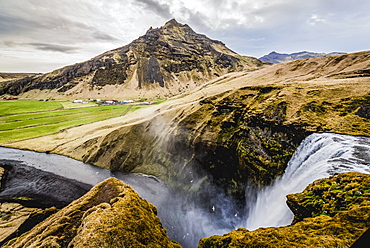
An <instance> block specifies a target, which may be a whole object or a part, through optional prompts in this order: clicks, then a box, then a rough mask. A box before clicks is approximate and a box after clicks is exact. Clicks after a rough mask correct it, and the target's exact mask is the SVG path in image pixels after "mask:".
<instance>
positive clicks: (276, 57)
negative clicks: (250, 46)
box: [259, 51, 345, 64]
mask: <svg viewBox="0 0 370 248" xmlns="http://www.w3.org/2000/svg"><path fill="white" fill-rule="evenodd" d="M341 54H345V53H340V52H332V53H314V52H307V51H304V52H297V53H291V54H285V53H277V52H275V51H273V52H271V53H269V54H268V55H265V56H262V57H261V58H259V60H261V61H263V62H268V63H273V64H277V63H284V62H289V61H293V60H296V59H308V58H317V57H327V56H334V55H341Z"/></svg>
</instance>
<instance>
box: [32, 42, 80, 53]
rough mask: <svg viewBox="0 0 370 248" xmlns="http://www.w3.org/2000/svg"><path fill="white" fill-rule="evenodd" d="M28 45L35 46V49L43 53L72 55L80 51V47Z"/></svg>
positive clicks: (44, 44) (46, 44) (45, 44)
mask: <svg viewBox="0 0 370 248" xmlns="http://www.w3.org/2000/svg"><path fill="white" fill-rule="evenodd" d="M27 45H29V46H33V47H34V48H36V49H38V50H42V51H51V52H61V53H72V52H76V51H77V50H78V49H79V48H78V47H72V46H64V45H57V44H48V43H27Z"/></svg>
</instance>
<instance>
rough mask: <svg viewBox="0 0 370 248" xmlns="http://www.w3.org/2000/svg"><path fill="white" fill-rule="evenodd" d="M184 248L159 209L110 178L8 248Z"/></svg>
mask: <svg viewBox="0 0 370 248" xmlns="http://www.w3.org/2000/svg"><path fill="white" fill-rule="evenodd" d="M87 246H88V247H99V248H101V247H135V248H137V247H180V245H179V244H177V243H176V242H174V241H171V240H170V239H169V238H168V237H167V235H166V230H165V229H164V228H163V227H162V225H161V222H160V220H159V219H158V217H157V216H156V208H155V207H154V206H153V205H152V204H151V203H149V202H148V201H146V200H144V199H142V198H141V197H140V196H139V195H138V194H137V193H136V192H135V191H134V190H133V189H132V188H131V187H130V186H127V185H126V184H124V183H123V182H122V181H120V180H118V179H115V178H109V179H107V180H105V181H103V182H102V183H100V184H98V185H96V186H95V187H94V188H92V189H91V190H90V191H89V192H88V193H87V194H85V195H84V196H83V197H81V198H80V199H78V200H76V201H74V202H72V203H71V204H69V205H68V206H66V207H65V208H63V209H62V210H60V211H59V212H57V213H56V214H54V215H52V216H50V217H49V218H47V219H46V220H45V221H43V222H41V223H40V224H38V225H37V226H35V227H34V228H33V229H31V230H30V231H29V232H27V233H25V234H23V235H22V236H21V237H19V238H16V239H13V240H11V241H10V242H8V243H7V244H6V245H5V246H4V247H12V248H16V247H76V248H77V247H87Z"/></svg>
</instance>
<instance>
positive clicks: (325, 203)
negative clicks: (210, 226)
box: [198, 173, 370, 248]
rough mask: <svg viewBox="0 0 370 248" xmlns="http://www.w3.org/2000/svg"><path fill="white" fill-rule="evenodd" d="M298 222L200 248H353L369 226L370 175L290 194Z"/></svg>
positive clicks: (205, 242)
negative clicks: (353, 244)
mask: <svg viewBox="0 0 370 248" xmlns="http://www.w3.org/2000/svg"><path fill="white" fill-rule="evenodd" d="M288 205H289V206H290V207H291V209H292V211H293V212H294V214H295V220H296V221H295V222H296V223H295V224H293V225H290V226H286V227H279V228H275V227H271V228H260V229H257V230H255V231H248V230H247V229H242V228H241V229H238V230H236V231H232V232H230V233H228V234H225V235H223V236H217V235H216V236H212V237H209V238H205V239H202V240H200V242H199V246H198V247H199V248H211V247H212V248H218V247H220V248H221V247H223V248H226V247H228V248H232V247H235V248H236V247H271V248H272V247H350V246H351V244H352V243H353V242H354V241H355V240H356V239H357V238H358V237H360V235H361V234H362V233H364V232H365V231H366V230H367V229H368V228H369V227H370V216H369V212H370V175H367V174H361V173H345V174H339V175H335V176H333V177H331V178H329V179H321V180H318V181H315V182H314V183H313V184H311V185H309V186H308V187H307V188H306V189H305V190H304V191H303V192H302V193H299V194H294V195H289V196H288Z"/></svg>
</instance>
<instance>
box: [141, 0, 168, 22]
mask: <svg viewBox="0 0 370 248" xmlns="http://www.w3.org/2000/svg"><path fill="white" fill-rule="evenodd" d="M136 1H137V2H139V3H142V4H143V6H145V8H146V9H147V10H149V11H153V12H154V13H156V14H158V15H159V16H161V17H163V18H166V19H171V18H172V14H171V10H170V6H169V4H167V3H160V2H158V1H155V0H136Z"/></svg>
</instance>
